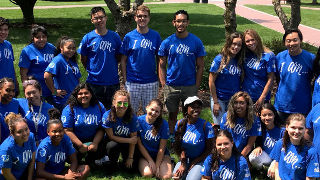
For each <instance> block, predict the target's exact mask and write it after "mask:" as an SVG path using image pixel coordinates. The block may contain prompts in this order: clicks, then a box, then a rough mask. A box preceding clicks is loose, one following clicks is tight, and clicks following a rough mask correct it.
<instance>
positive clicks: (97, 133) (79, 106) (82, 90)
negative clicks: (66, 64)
mask: <svg viewBox="0 0 320 180" xmlns="http://www.w3.org/2000/svg"><path fill="white" fill-rule="evenodd" d="M105 112H106V110H105V109H104V106H103V104H102V103H101V102H99V101H98V99H97V98H96V97H95V95H94V94H93V92H92V90H91V88H90V87H89V86H88V84H87V83H80V84H79V85H77V87H76V88H75V89H74V90H73V91H72V93H71V95H70V97H69V100H68V105H67V106H66V107H65V108H64V109H63V111H62V116H61V119H62V122H63V127H64V131H65V133H66V134H67V135H68V136H69V138H70V139H71V141H72V143H73V145H74V147H75V148H76V150H77V151H78V161H79V162H80V161H81V159H82V158H83V157H84V156H85V155H86V154H87V156H86V158H85V161H86V163H88V164H89V165H90V164H92V163H93V161H94V160H96V159H100V158H102V157H103V156H104V155H105V152H106V149H105V148H106V146H105V143H104V142H103V136H104V130H103V129H102V116H103V114H104V113H105Z"/></svg>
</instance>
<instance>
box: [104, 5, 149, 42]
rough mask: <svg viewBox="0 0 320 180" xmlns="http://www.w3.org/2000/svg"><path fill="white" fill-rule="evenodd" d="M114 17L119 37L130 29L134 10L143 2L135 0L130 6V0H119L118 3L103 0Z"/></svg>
mask: <svg viewBox="0 0 320 180" xmlns="http://www.w3.org/2000/svg"><path fill="white" fill-rule="evenodd" d="M104 1H105V3H106V4H107V6H108V8H109V10H110V11H111V14H112V15H113V17H114V19H115V25H116V32H117V33H118V34H119V35H120V37H121V39H123V37H124V36H125V35H126V34H127V33H128V32H130V31H131V25H132V22H133V15H134V14H133V13H134V10H135V9H136V8H137V7H138V6H140V5H141V4H142V3H143V0H136V1H135V2H134V3H133V6H132V8H130V0H119V5H118V4H117V3H116V2H115V1H114V0H104Z"/></svg>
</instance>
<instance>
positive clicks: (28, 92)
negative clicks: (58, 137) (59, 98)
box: [18, 77, 53, 145]
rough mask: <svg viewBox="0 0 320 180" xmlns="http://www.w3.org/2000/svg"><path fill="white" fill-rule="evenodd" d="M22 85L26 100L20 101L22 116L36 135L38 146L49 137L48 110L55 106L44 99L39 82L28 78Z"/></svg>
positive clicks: (21, 99)
mask: <svg viewBox="0 0 320 180" xmlns="http://www.w3.org/2000/svg"><path fill="white" fill-rule="evenodd" d="M22 85H23V90H24V95H25V97H26V98H20V99H18V101H19V105H20V107H21V115H22V116H23V117H24V118H25V119H26V121H27V123H28V126H29V129H30V131H31V132H32V133H33V134H34V136H35V140H36V143H37V145H39V142H40V141H41V140H42V139H44V138H45V137H47V136H48V134H47V122H48V120H49V114H48V110H49V109H51V108H53V106H52V105H51V104H48V103H47V102H45V101H44V99H42V97H41V95H42V88H41V84H40V83H39V82H38V81H37V80H35V79H33V78H32V77H28V78H27V79H26V80H25V81H24V82H23V83H22Z"/></svg>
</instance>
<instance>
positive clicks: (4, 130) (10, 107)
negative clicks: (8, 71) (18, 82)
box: [0, 78, 20, 142]
mask: <svg viewBox="0 0 320 180" xmlns="http://www.w3.org/2000/svg"><path fill="white" fill-rule="evenodd" d="M14 95H15V83H14V81H13V79H11V78H2V79H0V114H1V115H2V116H3V118H5V117H6V116H7V115H8V114H9V113H10V112H13V113H16V114H18V113H19V112H20V107H19V102H18V100H16V99H15V98H13V97H14ZM9 134H10V131H9V127H8V125H7V124H5V123H3V125H2V126H1V141H0V142H3V141H4V140H5V139H6V138H7V137H8V136H9Z"/></svg>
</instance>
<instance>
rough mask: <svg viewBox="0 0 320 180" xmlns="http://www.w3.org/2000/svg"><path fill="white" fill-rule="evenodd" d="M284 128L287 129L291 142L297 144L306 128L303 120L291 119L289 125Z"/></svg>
mask: <svg viewBox="0 0 320 180" xmlns="http://www.w3.org/2000/svg"><path fill="white" fill-rule="evenodd" d="M286 130H287V131H288V134H289V137H290V141H291V143H292V144H294V145H299V144H300V141H301V139H302V138H303V136H304V133H305V130H306V128H305V122H304V121H302V120H295V119H293V120H291V121H290V124H289V125H286Z"/></svg>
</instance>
